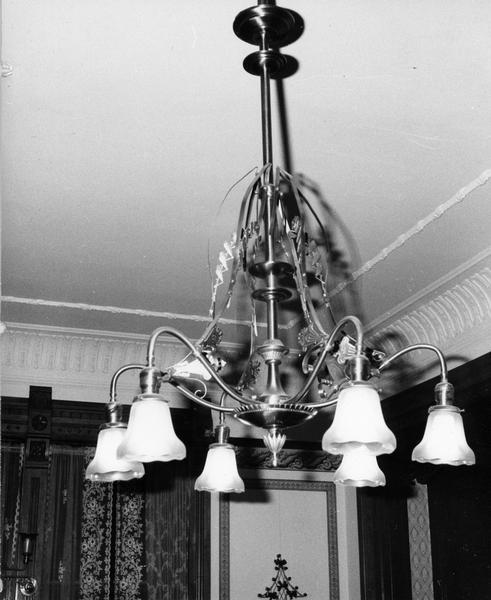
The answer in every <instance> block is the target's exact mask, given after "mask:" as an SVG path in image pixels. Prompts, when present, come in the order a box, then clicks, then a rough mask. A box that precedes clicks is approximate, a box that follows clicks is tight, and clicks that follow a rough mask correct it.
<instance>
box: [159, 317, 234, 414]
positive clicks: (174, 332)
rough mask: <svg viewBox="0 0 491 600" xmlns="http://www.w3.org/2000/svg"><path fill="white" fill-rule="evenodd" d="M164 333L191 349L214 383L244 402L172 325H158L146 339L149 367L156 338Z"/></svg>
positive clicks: (189, 341) (213, 405)
mask: <svg viewBox="0 0 491 600" xmlns="http://www.w3.org/2000/svg"><path fill="white" fill-rule="evenodd" d="M164 334H165V335H170V336H172V337H175V338H177V339H178V340H179V341H180V342H182V343H183V344H184V345H185V346H186V347H187V348H188V349H189V350H190V351H191V353H192V355H193V356H194V358H196V360H198V361H199V362H200V363H201V365H202V366H203V367H204V368H205V369H206V371H207V372H208V373H209V374H210V377H211V378H212V379H213V380H214V381H215V383H217V384H218V385H219V386H220V388H221V389H222V390H223V391H224V392H225V393H226V394H227V395H228V396H230V397H231V398H233V399H234V400H235V401H237V402H240V403H244V402H246V400H245V399H244V398H243V397H242V396H241V395H240V394H238V393H237V392H236V391H235V390H233V389H232V388H231V387H230V386H229V385H227V384H226V383H225V382H224V381H223V379H222V378H221V377H219V376H218V375H217V373H216V372H215V370H214V369H213V368H212V367H211V365H210V363H209V362H208V361H207V360H206V358H204V357H203V356H202V354H201V352H200V351H199V350H198V349H197V348H196V346H195V345H194V344H193V343H192V342H191V340H190V339H188V338H187V337H186V336H185V335H184V334H183V333H181V332H180V331H178V330H177V329H174V328H173V327H159V328H158V329H155V331H154V332H153V333H152V335H151V336H150V339H149V340H148V346H147V362H148V366H149V367H153V366H154V365H155V344H156V342H157V338H158V337H159V336H160V335H164ZM173 385H174V384H173ZM176 387H177V386H176ZM186 391H188V390H186ZM183 393H184V392H183ZM188 393H189V394H191V396H192V398H191V399H192V400H194V401H197V400H198V399H197V397H196V396H195V395H194V394H193V393H192V392H189V391H188ZM185 395H186V396H188V394H185ZM188 397H190V396H188ZM200 400H202V399H201V398H200ZM206 402H207V401H206ZM210 404H211V406H212V407H213V408H215V409H217V410H221V409H220V408H217V405H216V404H213V403H211V402H210ZM227 412H228V411H227Z"/></svg>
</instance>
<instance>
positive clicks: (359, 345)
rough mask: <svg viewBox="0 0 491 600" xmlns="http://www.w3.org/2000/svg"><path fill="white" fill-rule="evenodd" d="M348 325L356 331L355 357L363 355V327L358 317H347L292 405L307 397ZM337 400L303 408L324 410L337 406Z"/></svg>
mask: <svg viewBox="0 0 491 600" xmlns="http://www.w3.org/2000/svg"><path fill="white" fill-rule="evenodd" d="M347 323H352V324H353V325H354V327H355V329H356V347H355V356H362V355H363V326H362V324H361V321H360V319H358V317H354V316H349V315H348V316H346V317H344V318H343V319H341V321H339V323H338V324H337V325H336V327H335V328H334V329H333V330H332V332H331V335H330V336H329V338H328V339H327V341H326V342H325V344H324V349H323V350H322V352H321V353H320V354H319V357H318V358H317V361H316V363H315V364H314V367H313V369H312V371H311V373H310V375H309V376H308V377H307V379H306V380H305V383H304V384H303V386H302V388H301V389H300V391H299V392H298V393H297V394H296V395H295V396H294V397H293V398H292V399H291V401H290V402H291V403H293V404H296V403H297V402H301V401H302V399H303V398H304V397H305V396H306V395H307V393H308V391H309V390H310V388H311V386H312V384H313V383H314V379H315V378H316V377H317V373H318V372H319V369H320V368H321V365H322V363H323V362H324V360H325V358H326V356H327V353H328V352H329V351H330V350H331V349H332V346H333V344H334V340H335V338H336V336H337V335H338V333H339V332H340V331H341V328H342V327H343V326H344V325H346V324H347ZM335 402H336V401H335V400H334V401H333V400H329V401H326V402H309V403H303V404H302V405H303V406H309V407H312V408H324V407H326V406H329V405H331V404H335Z"/></svg>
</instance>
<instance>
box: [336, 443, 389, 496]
mask: <svg viewBox="0 0 491 600" xmlns="http://www.w3.org/2000/svg"><path fill="white" fill-rule="evenodd" d="M334 483H337V484H340V485H349V486H354V487H378V486H381V485H385V475H384V474H383V473H382V471H381V470H380V468H379V466H378V463H377V457H376V456H374V455H371V454H366V453H365V452H364V451H363V450H351V452H348V453H347V454H345V455H344V456H343V460H342V461H341V464H340V465H339V468H338V470H337V471H336V473H334Z"/></svg>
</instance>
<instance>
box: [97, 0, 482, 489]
mask: <svg viewBox="0 0 491 600" xmlns="http://www.w3.org/2000/svg"><path fill="white" fill-rule="evenodd" d="M233 27H234V32H235V34H236V35H237V36H238V37H239V38H240V39H241V40H243V41H245V42H248V43H251V44H253V45H257V46H258V50H257V51H256V52H253V53H252V54H250V55H248V56H247V57H246V58H245V60H244V63H243V66H244V68H245V70H246V71H247V72H249V73H251V74H252V75H256V76H258V77H259V78H260V83H261V116H262V153H263V166H262V167H261V168H260V169H258V171H257V173H256V174H255V175H254V177H253V180H252V182H251V183H250V185H249V187H248V189H247V191H246V194H245V196H244V198H243V200H242V203H241V205H240V210H239V219H238V222H237V226H236V230H235V234H234V235H233V236H232V239H231V240H230V241H228V242H226V243H225V244H224V250H223V251H222V252H221V253H220V255H219V261H218V265H217V269H216V280H215V285H214V287H213V293H212V306H211V310H210V315H211V317H210V323H209V325H208V326H207V327H206V330H205V331H204V333H203V335H202V336H201V338H200V339H199V340H198V341H197V342H196V343H193V342H192V341H190V340H189V339H188V338H187V337H186V336H185V335H184V334H182V333H181V332H180V331H177V330H176V329H173V328H170V327H160V328H158V329H156V330H155V331H154V332H153V333H152V335H151V336H150V339H149V341H148V346H147V356H146V362H145V363H144V364H130V365H124V366H123V367H121V368H120V369H119V370H118V371H116V373H115V374H114V375H113V378H112V381H111V386H110V401H109V403H108V405H107V409H108V415H109V417H108V422H107V423H105V424H104V425H102V426H101V430H100V432H99V437H98V442H97V448H96V453H95V456H94V459H93V461H92V462H91V463H90V464H89V466H88V468H87V474H86V476H87V478H88V479H91V480H93V481H116V480H128V479H132V478H139V477H142V476H143V474H144V467H143V463H145V462H152V461H169V460H181V459H183V458H184V457H185V456H186V448H185V446H184V444H183V443H182V442H181V441H180V440H179V439H178V438H177V436H176V434H175V432H174V428H173V425H172V421H171V414H170V409H169V404H168V401H167V400H166V398H165V397H164V396H163V395H162V394H161V393H160V388H161V387H162V385H164V384H166V385H171V386H173V387H174V388H176V389H177V390H179V392H181V393H182V394H183V395H184V396H185V397H186V398H189V399H190V400H192V401H193V402H196V403H198V404H200V405H202V406H205V407H207V408H209V409H211V410H214V411H218V413H219V423H218V425H217V427H216V428H215V437H216V440H215V442H214V443H212V444H211V445H210V448H209V451H208V454H207V458H206V462H205V467H204V470H203V473H202V474H201V475H200V477H199V478H198V479H197V481H196V485H195V487H196V489H197V490H200V491H201V490H206V491H210V492H214V491H215V492H216V491H218V492H241V491H243V490H244V484H243V482H242V480H241V478H240V476H239V474H238V471H237V465H236V461H235V450H234V447H233V446H232V445H231V444H230V443H229V442H228V437H229V428H228V427H227V426H226V424H225V418H226V417H227V416H231V417H233V418H235V419H238V420H239V421H241V422H242V423H245V424H247V425H250V426H253V427H257V428H262V429H263V430H264V435H263V439H264V442H265V445H266V446H267V447H268V448H269V449H270V451H271V452H272V453H273V464H274V465H276V457H277V454H278V452H280V451H281V448H282V447H283V444H284V442H285V439H286V436H285V434H284V433H283V431H284V430H286V429H288V428H290V427H294V426H297V425H300V424H302V423H304V422H305V421H307V420H308V419H311V418H313V417H315V415H316V414H317V413H318V411H319V410H320V409H323V408H326V407H328V406H335V407H336V408H335V414H334V419H333V422H332V424H331V426H330V427H329V429H328V430H327V431H326V432H325V434H324V436H323V439H322V448H323V450H325V451H326V452H329V453H331V454H339V455H342V456H343V459H342V462H341V465H340V467H339V469H338V470H337V471H336V473H335V476H334V481H335V482H336V483H338V484H344V485H353V486H379V485H384V484H385V477H384V475H383V473H382V471H381V470H380V469H379V467H378V465H377V460H376V457H377V456H378V455H380V454H386V453H391V452H393V451H394V449H395V447H396V440H395V437H394V435H393V433H392V432H391V431H390V429H389V428H388V427H387V425H386V423H385V421H384V418H383V415H382V410H381V403H380V398H379V395H378V392H377V389H378V386H379V376H380V374H381V373H382V372H383V371H384V370H385V369H386V368H388V367H389V366H390V365H392V363H393V362H394V361H395V360H396V359H398V358H399V357H400V356H402V355H403V354H406V353H408V352H412V351H414V350H428V351H430V352H433V353H434V354H436V356H437V358H438V361H439V365H440V381H439V383H438V384H437V385H436V387H435V405H434V406H432V407H431V408H430V409H429V415H428V421H427V425H426V430H425V433H424V437H423V439H422V441H421V443H420V444H418V446H416V448H415V449H414V451H413V455H412V458H413V460H416V461H420V462H432V463H436V464H441V463H445V464H452V465H461V464H465V465H470V464H474V462H475V458H474V453H473V452H472V450H471V449H470V448H469V446H468V445H467V442H466V440H465V435H464V430H463V425H462V417H461V414H460V413H461V410H460V409H459V408H457V407H456V406H454V404H453V395H454V394H453V387H452V384H451V383H449V382H448V379H447V366H446V362H445V358H444V356H443V354H442V353H441V351H440V350H439V349H438V348H437V347H435V346H433V345H431V344H415V345H412V346H409V347H406V348H403V349H402V350H400V351H399V352H397V353H396V354H394V355H393V356H390V357H385V356H384V355H383V354H382V353H380V352H375V351H373V350H370V349H368V348H366V346H365V343H364V336H363V327H362V324H361V322H360V320H359V319H358V318H357V317H355V316H346V317H344V318H342V319H341V320H340V321H338V322H337V323H334V320H333V319H332V313H331V310H330V301H329V294H328V280H327V273H328V263H329V251H328V245H327V244H326V243H325V238H326V236H325V235H323V233H324V229H323V224H322V222H321V220H320V219H319V217H318V216H317V214H316V213H315V211H314V210H313V209H312V207H311V204H310V203H309V201H308V199H307V198H306V196H305V194H304V190H303V186H302V185H301V182H300V180H299V178H298V177H296V176H294V175H290V174H289V173H288V172H286V171H285V170H284V169H281V168H279V167H274V166H273V150H272V127H271V93H270V88H271V80H272V79H274V78H281V77H284V76H286V75H288V74H291V73H292V72H293V71H294V70H295V67H296V61H295V59H293V58H292V57H290V56H288V55H286V54H283V53H281V52H280V48H282V47H284V46H286V45H288V44H290V43H292V42H294V41H295V40H297V39H298V38H299V37H300V35H301V34H302V31H303V20H302V18H301V17H300V15H298V14H297V13H296V12H295V11H293V10H290V9H285V8H281V7H279V6H276V5H275V4H274V2H272V1H267V0H264V1H261V0H260V1H259V3H258V5H257V6H253V7H250V8H247V9H245V10H243V11H241V12H240V13H239V14H238V15H237V17H236V19H235V21H234V26H233ZM312 223H313V227H312ZM319 238H320V242H319V243H318V240H319ZM226 274H228V285H227V282H225V276H226ZM239 277H242V278H243V279H245V282H246V283H247V285H248V287H249V289H250V296H251V323H252V326H251V331H252V335H251V338H252V342H251V347H250V349H249V360H248V363H247V365H246V368H245V370H244V372H243V374H242V376H241V377H240V379H239V380H238V382H237V383H236V384H234V385H232V384H229V383H226V382H225V381H224V379H223V377H222V376H221V375H220V374H219V371H220V370H221V367H222V365H223V361H222V359H221V358H220V357H219V355H218V348H217V346H218V344H219V342H220V340H221V331H220V329H219V324H220V319H221V317H222V315H223V312H224V311H225V310H226V309H227V308H228V307H229V305H230V302H231V299H232V296H233V293H234V286H235V284H236V281H237V280H238V278H239ZM312 282H313V283H312ZM220 285H224V288H226V291H225V294H224V298H223V299H222V302H221V303H220V302H219V301H218V294H217V290H218V288H219V286H220ZM292 289H293V290H294V291H295V294H296V299H297V301H298V306H299V312H300V314H301V316H302V320H303V323H304V326H303V328H302V329H301V331H300V333H299V336H298V340H299V344H300V346H301V350H302V371H303V374H304V377H305V379H304V381H303V384H302V385H301V386H300V389H298V390H297V391H296V392H294V393H292V394H290V393H287V392H286V391H285V390H284V388H283V386H282V369H281V365H282V362H284V359H285V356H286V355H287V354H288V353H289V352H290V348H289V347H288V346H286V345H285V343H284V341H282V339H281V338H280V335H279V329H280V328H279V324H280V316H281V309H282V303H284V302H285V301H286V300H288V299H290V298H291V297H292ZM222 295H223V294H222ZM257 303H260V304H262V305H263V306H264V311H265V320H266V335H265V337H264V339H259V336H258V334H257V328H256V327H255V325H256V310H257V309H256V306H257ZM347 328H349V329H351V330H352V332H351V333H352V335H347V334H346V333H345V329H347ZM162 335H165V336H171V337H173V338H175V339H176V340H178V341H179V342H180V343H181V344H182V345H183V346H184V347H185V348H186V349H187V350H188V351H189V354H188V356H187V357H186V359H185V360H184V361H180V362H179V363H178V364H176V365H172V366H166V367H161V366H156V365H155V345H156V343H157V340H158V338H159V337H160V336H162ZM334 363H336V365H339V364H341V365H342V367H343V370H344V373H343V375H342V377H339V376H338V375H336V376H335V375H334V371H335V370H336V369H337V368H338V367H336V368H333V364H334ZM259 364H260V365H261V366H262V368H263V369H264V371H265V377H264V380H265V381H264V382H263V383H262V384H261V386H260V389H258V385H257V369H258V365H259ZM132 369H138V370H139V371H140V388H141V393H140V394H139V395H138V396H136V398H135V399H134V401H133V404H132V407H131V411H130V416H129V421H128V425H126V424H125V423H123V422H122V420H121V412H120V408H121V407H120V405H118V404H117V402H116V386H117V381H118V378H119V376H120V375H121V374H122V373H124V372H126V371H128V370H132ZM212 387H213V388H215V389H216V388H218V390H219V393H220V400H219V401H218V402H217V401H215V400H212V399H210V390H211V389H212Z"/></svg>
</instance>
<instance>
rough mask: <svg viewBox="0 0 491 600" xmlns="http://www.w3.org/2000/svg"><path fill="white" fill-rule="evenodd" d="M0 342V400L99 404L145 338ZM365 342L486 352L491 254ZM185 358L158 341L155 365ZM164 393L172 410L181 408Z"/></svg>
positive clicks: (59, 336)
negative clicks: (41, 397)
mask: <svg viewBox="0 0 491 600" xmlns="http://www.w3.org/2000/svg"><path fill="white" fill-rule="evenodd" d="M1 339H2V394H3V395H6V396H15V397H27V396H28V395H29V386H30V385H41V386H50V387H52V389H53V398H56V399H63V400H83V401H86V402H90V401H93V402H106V401H107V399H108V391H109V382H110V378H111V376H112V374H113V373H114V372H115V371H116V370H117V369H118V368H119V367H120V366H121V365H124V364H128V363H140V362H142V361H143V360H144V357H145V355H146V345H147V340H148V336H145V335H141V334H132V333H118V332H111V331H95V330H89V329H68V328H62V327H52V326H45V325H36V324H22V323H7V324H6V329H5V331H4V332H3V334H2V336H1ZM366 339H367V340H368V343H369V344H370V345H372V346H374V347H377V348H380V349H381V350H383V351H384V352H386V353H387V354H392V353H393V352H395V351H397V350H399V349H400V348H402V347H404V346H407V345H409V344H414V343H418V342H426V343H431V344H434V345H436V346H438V347H439V348H441V350H442V351H443V352H444V353H445V354H446V355H447V357H448V358H449V366H450V368H452V367H454V366H457V365H459V364H462V363H464V362H467V361H468V360H472V359H473V358H477V357H478V356H481V355H483V354H485V353H486V352H489V350H490V342H489V340H490V339H491V247H490V248H488V249H487V250H486V251H484V252H482V253H481V254H479V255H477V256H476V257H475V258H474V259H473V260H471V261H468V262H467V263H465V264H463V265H462V266H460V267H459V268H458V269H456V270H454V271H452V272H451V273H449V274H448V275H446V276H445V277H444V278H442V279H440V280H438V281H436V282H435V283H433V284H432V285H431V286H428V287H427V288H426V289H424V290H423V291H421V292H420V293H418V294H416V295H414V296H412V297H411V298H409V299H408V300H407V301H406V302H404V303H402V304H400V305H398V306H397V307H395V308H394V309H393V310H392V311H391V312H390V313H387V314H385V315H383V317H381V318H379V319H377V320H376V321H373V322H372V323H371V324H370V325H369V326H368V328H367V335H366ZM222 346H223V348H224V349H225V350H226V351H227V352H229V353H231V354H233V353H234V352H235V351H237V349H238V345H237V344H232V343H223V344H222ZM186 354H187V351H186V349H185V348H183V346H182V345H181V344H180V343H179V342H177V341H175V340H173V339H172V338H168V337H165V336H162V337H160V338H159V339H158V342H157V345H156V360H157V364H161V365H170V364H173V363H175V362H178V361H179V360H180V359H182V358H183V357H184V356H185V355H186ZM427 364H431V365H433V364H434V361H433V359H432V357H431V358H430V359H428V354H427V353H424V352H415V353H412V354H411V355H408V360H407V361H405V363H404V366H405V367H407V366H408V365H410V366H411V367H412V369H411V370H412V372H411V384H413V385H414V384H416V383H418V382H420V381H422V380H424V379H428V378H430V377H433V376H434V375H435V374H437V368H436V367H435V368H426V367H425V365H427ZM393 373H394V374H393V375H391V372H387V373H384V388H385V390H386V392H388V391H390V393H393V392H395V391H398V390H400V389H402V387H404V382H403V381H401V376H400V373H399V372H397V373H396V371H395V370H394V371H393ZM396 382H398V383H397V385H396ZM167 387H168V388H169V389H168V390H167V388H166V394H168V395H169V398H170V399H171V400H172V401H173V403H175V404H174V405H175V406H186V405H187V401H186V400H185V399H183V398H182V397H181V395H180V394H179V393H178V392H176V391H175V390H174V389H173V388H170V386H167ZM118 392H119V397H120V398H121V399H122V400H123V402H124V401H126V402H129V401H130V400H131V398H132V397H133V396H134V394H135V393H137V392H138V376H137V373H136V372H128V373H125V374H124V375H123V376H122V377H121V379H120V381H119V382H118Z"/></svg>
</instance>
